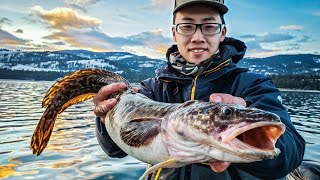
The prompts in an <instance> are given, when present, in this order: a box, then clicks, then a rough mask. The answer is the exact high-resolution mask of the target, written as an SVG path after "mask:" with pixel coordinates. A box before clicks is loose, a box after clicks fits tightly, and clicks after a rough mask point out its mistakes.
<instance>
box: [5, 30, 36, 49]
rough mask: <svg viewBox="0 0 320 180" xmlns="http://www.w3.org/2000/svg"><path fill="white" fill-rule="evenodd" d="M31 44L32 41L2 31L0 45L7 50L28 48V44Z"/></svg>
mask: <svg viewBox="0 0 320 180" xmlns="http://www.w3.org/2000/svg"><path fill="white" fill-rule="evenodd" d="M28 42H30V40H26V39H21V38H18V37H16V36H14V35H13V34H11V33H9V32H7V31H4V30H2V29H0V44H1V46H2V47H5V48H14V49H16V48H18V49H19V47H21V46H26V44H27V43H28Z"/></svg>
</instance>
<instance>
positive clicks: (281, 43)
mask: <svg viewBox="0 0 320 180" xmlns="http://www.w3.org/2000/svg"><path fill="white" fill-rule="evenodd" d="M240 38H242V39H243V40H244V41H245V43H246V45H247V47H248V49H247V51H248V52H247V56H251V57H266V56H270V55H274V54H279V53H280V52H284V51H287V50H291V51H292V50H297V49H298V48H299V46H298V45H294V46H293V45H289V44H288V42H287V41H289V42H290V40H294V39H297V38H296V37H294V36H292V35H290V34H287V33H268V34H264V35H254V34H247V35H242V36H240ZM307 39H308V37H304V38H303V40H307ZM301 40H302V39H301Z"/></svg>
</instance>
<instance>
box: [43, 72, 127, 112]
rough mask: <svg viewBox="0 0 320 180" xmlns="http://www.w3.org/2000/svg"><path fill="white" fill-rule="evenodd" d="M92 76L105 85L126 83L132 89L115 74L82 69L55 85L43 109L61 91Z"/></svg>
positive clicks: (45, 98)
mask: <svg viewBox="0 0 320 180" xmlns="http://www.w3.org/2000/svg"><path fill="white" fill-rule="evenodd" d="M91 75H95V76H96V78H97V79H99V81H100V82H101V83H103V84H104V85H108V84H111V83H114V82H124V83H126V84H127V87H128V88H129V89H130V88H132V87H131V85H130V84H129V82H128V81H127V80H126V79H124V78H123V77H122V76H120V75H118V74H116V73H114V72H111V71H107V70H103V69H82V70H78V71H75V72H72V73H70V74H68V75H66V76H64V77H63V78H62V79H60V80H58V81H57V82H56V83H54V84H53V85H52V87H51V88H50V89H49V91H48V92H47V94H46V96H45V97H44V99H43V100H42V107H46V106H48V104H49V103H50V102H51V101H52V99H53V98H55V97H56V95H57V94H58V93H59V92H60V91H61V89H63V88H64V87H65V86H66V85H68V84H70V83H72V82H75V81H77V79H79V78H83V77H85V76H91ZM96 93H97V92H96Z"/></svg>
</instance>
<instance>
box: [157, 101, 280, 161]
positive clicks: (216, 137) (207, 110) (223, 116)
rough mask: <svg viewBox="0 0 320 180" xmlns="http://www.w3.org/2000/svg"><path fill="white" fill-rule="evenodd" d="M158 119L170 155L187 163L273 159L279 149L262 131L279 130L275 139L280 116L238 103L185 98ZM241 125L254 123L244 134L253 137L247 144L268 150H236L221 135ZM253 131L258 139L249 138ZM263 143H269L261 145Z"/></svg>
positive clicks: (239, 127)
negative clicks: (172, 110) (185, 100)
mask: <svg viewBox="0 0 320 180" xmlns="http://www.w3.org/2000/svg"><path fill="white" fill-rule="evenodd" d="M162 122H163V123H162V125H161V127H162V139H163V142H164V144H165V146H166V147H167V148H168V151H169V154H170V156H172V157H175V159H176V160H178V161H180V162H189V163H190V162H206V161H213V160H214V159H218V160H221V161H229V162H237V163H241V162H253V161H260V160H264V159H274V158H275V157H277V156H278V155H279V153H280V150H279V149H276V148H274V144H271V142H269V141H270V140H269V136H268V134H264V132H265V131H266V130H265V128H274V129H275V130H276V131H279V134H277V135H276V136H277V137H274V138H275V139H277V138H278V137H279V136H280V135H281V134H282V133H283V132H284V125H283V124H282V123H281V122H280V118H279V117H278V116H277V115H275V114H273V113H269V112H266V111H262V110H259V109H256V108H244V107H242V106H239V105H232V104H224V103H211V102H203V101H188V102H185V103H183V104H181V105H180V106H179V107H177V109H176V110H175V111H174V112H172V113H171V114H170V115H169V116H168V117H165V119H164V120H163V121H162ZM241 125H243V126H244V127H245V126H249V125H252V126H255V125H257V128H255V131H256V132H250V131H248V133H247V134H248V136H249V135H250V137H248V138H251V139H253V140H254V141H253V140H252V141H251V142H250V143H251V145H255V146H256V147H261V149H263V148H269V149H264V150H250V151H248V149H240V148H239V149H236V148H235V147H234V146H233V144H232V143H233V142H232V143H228V142H227V141H226V142H224V141H225V140H224V139H223V138H224V136H223V135H228V134H230V132H228V131H230V129H234V130H235V131H236V130H238V129H241ZM260 126H261V127H260ZM258 127H259V128H261V129H259V128H258ZM252 131H253V130H252ZM253 134H256V135H257V136H259V138H260V140H259V139H258V138H255V137H251V135H253ZM270 137H271V136H270ZM235 139H236V138H235ZM259 141H261V143H260V142H259ZM247 142H249V141H247ZM265 142H269V143H270V144H268V146H266V147H264V145H263V143H265Z"/></svg>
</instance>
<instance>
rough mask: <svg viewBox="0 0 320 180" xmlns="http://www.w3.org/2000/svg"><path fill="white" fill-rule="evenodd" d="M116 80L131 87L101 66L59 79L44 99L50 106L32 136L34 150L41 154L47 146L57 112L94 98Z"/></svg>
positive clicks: (45, 104) (47, 105)
mask: <svg viewBox="0 0 320 180" xmlns="http://www.w3.org/2000/svg"><path fill="white" fill-rule="evenodd" d="M115 82H124V83H126V84H127V87H128V88H130V89H131V88H132V87H131V85H130V84H129V83H128V81H127V80H126V79H124V78H123V77H121V76H120V75H118V74H116V73H113V72H111V71H106V70H102V69H83V70H78V71H75V72H72V73H70V74H68V75H66V76H64V77H63V78H62V79H60V80H59V81H57V82H56V83H55V84H54V85H53V86H52V87H51V88H50V89H49V90H48V92H47V94H46V96H45V97H44V99H43V101H42V106H43V107H47V109H46V111H45V112H44V114H43V115H42V117H41V119H40V121H39V123H38V125H37V127H36V129H35V131H34V134H33V136H32V140H31V149H32V150H33V153H34V154H37V155H39V154H41V152H42V151H43V150H44V148H45V147H46V146H47V143H48V141H49V139H50V136H51V133H52V130H53V126H54V122H55V119H56V117H57V115H58V114H60V113H62V112H63V111H64V110H65V109H67V108H68V107H70V106H72V105H74V104H76V103H79V102H83V101H85V100H88V99H91V98H93V97H94V96H95V94H96V93H97V92H98V91H99V90H100V89H101V88H102V87H103V86H105V85H108V84H111V83H115Z"/></svg>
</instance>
